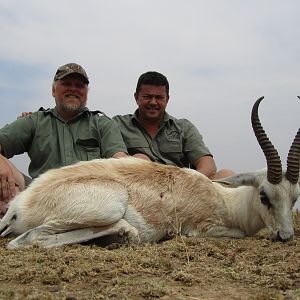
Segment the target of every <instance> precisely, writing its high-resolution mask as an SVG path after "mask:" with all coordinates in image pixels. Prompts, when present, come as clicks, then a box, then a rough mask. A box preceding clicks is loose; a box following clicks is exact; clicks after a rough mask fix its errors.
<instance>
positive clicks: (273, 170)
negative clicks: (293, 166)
mask: <svg viewBox="0 0 300 300" xmlns="http://www.w3.org/2000/svg"><path fill="white" fill-rule="evenodd" d="M262 99H264V97H260V98H259V99H257V100H256V102H255V103H254V105H253V108H252V113H251V124H252V128H253V131H254V133H255V136H256V139H257V141H258V143H259V145H260V148H261V149H262V151H263V152H264V154H265V157H266V160H267V168H268V170H267V178H268V181H269V182H270V183H272V184H278V183H280V181H281V179H282V166H281V161H280V157H279V155H278V152H277V150H276V149H275V147H274V146H273V144H272V143H271V141H270V140H269V138H268V137H267V135H266V133H265V131H264V129H263V127H262V125H261V123H260V120H259V117H258V106H259V104H260V102H261V101H262Z"/></svg>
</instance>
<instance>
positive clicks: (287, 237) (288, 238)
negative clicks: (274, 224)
mask: <svg viewBox="0 0 300 300" xmlns="http://www.w3.org/2000/svg"><path fill="white" fill-rule="evenodd" d="M293 239H294V234H289V235H286V234H285V235H283V236H282V235H281V234H280V232H279V231H277V241H279V242H283V243H285V242H288V241H291V240H293Z"/></svg>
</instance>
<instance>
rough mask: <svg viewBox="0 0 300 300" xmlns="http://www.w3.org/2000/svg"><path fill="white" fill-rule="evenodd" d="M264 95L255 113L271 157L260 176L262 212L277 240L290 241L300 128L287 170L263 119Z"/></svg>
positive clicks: (265, 149) (297, 190) (253, 119)
mask: <svg viewBox="0 0 300 300" xmlns="http://www.w3.org/2000/svg"><path fill="white" fill-rule="evenodd" d="M263 98H264V97H261V98H259V99H258V100H257V101H256V102H255V103H254V105H253V108H252V114H251V123H252V128H253V131H254V133H255V136H256V138H257V141H258V143H259V145H260V147H261V149H262V150H263V152H264V155H265V158H266V161H267V171H266V174H265V175H264V176H258V178H257V179H256V180H257V182H256V185H257V187H258V192H259V196H260V202H261V203H260V206H261V214H260V215H261V218H262V220H263V222H264V223H265V225H266V227H267V228H268V230H269V234H270V238H271V239H272V240H273V241H288V240H291V239H293V236H294V230H293V219H292V215H293V214H292V209H293V206H294V204H295V202H296V200H297V199H298V197H299V194H300V188H299V184H298V181H299V160H300V129H299V130H298V132H297V134H296V136H295V138H294V141H293V143H292V145H291V147H290V149H289V153H288V157H287V169H286V172H283V170H282V165H281V161H280V157H279V155H278V152H277V150H276V149H275V147H274V146H273V144H272V143H271V141H270V140H269V138H268V137H267V135H266V133H265V131H264V129H263V127H262V125H261V123H260V120H259V116H258V107H259V104H260V102H261V101H262V99H263Z"/></svg>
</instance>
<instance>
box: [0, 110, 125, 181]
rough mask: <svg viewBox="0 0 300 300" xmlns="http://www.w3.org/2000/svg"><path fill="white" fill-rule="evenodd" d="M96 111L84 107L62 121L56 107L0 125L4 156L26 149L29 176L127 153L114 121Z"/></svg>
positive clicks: (20, 152)
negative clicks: (67, 119)
mask: <svg viewBox="0 0 300 300" xmlns="http://www.w3.org/2000/svg"><path fill="white" fill-rule="evenodd" d="M101 114H102V113H101V112H99V111H90V110H88V109H87V108H85V109H84V111H83V112H82V113H80V114H79V115H78V116H77V117H76V118H74V119H73V120H71V121H69V122H67V123H65V122H64V121H63V120H62V119H61V117H60V116H59V115H58V113H57V111H56V110H55V109H47V110H45V109H43V108H41V109H40V110H39V111H37V112H34V113H32V114H31V115H29V116H27V117H23V118H20V119H18V120H16V121H15V122H13V123H11V124H8V125H6V126H5V127H3V128H2V129H0V144H1V145H2V149H3V153H4V156H5V157H7V158H11V157H13V156H14V155H17V154H22V153H25V152H27V153H28V156H29V158H30V160H31V162H30V165H29V174H30V176H31V177H32V178H35V177H37V176H38V175H39V174H41V173H44V172H45V171H46V170H48V169H52V168H58V167H62V166H66V165H70V164H73V163H76V162H78V161H87V160H91V159H95V158H108V157H111V156H112V155H114V154H115V153H116V152H119V151H122V152H125V153H127V149H126V146H125V144H124V142H123V139H122V136H121V134H120V130H119V128H118V125H117V123H116V122H115V121H113V120H111V119H110V118H108V117H107V116H105V115H103V114H102V115H101Z"/></svg>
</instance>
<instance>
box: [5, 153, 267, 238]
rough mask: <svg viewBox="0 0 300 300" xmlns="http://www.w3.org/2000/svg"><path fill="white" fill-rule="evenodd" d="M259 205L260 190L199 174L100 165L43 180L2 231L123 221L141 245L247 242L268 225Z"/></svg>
mask: <svg viewBox="0 0 300 300" xmlns="http://www.w3.org/2000/svg"><path fill="white" fill-rule="evenodd" d="M253 197H256V198H258V199H255V200H253V199H252V198H253ZM251 201H252V202H251ZM257 203H260V202H259V196H258V192H257V191H256V189H255V188H254V187H240V188H227V187H223V186H222V185H221V184H219V183H215V182H212V181H211V180H209V179H208V178H207V177H206V176H204V175H202V174H200V173H198V172H196V171H191V170H188V169H182V168H178V167H174V166H166V165H162V164H158V163H152V162H148V161H145V160H142V159H137V158H131V157H129V158H122V159H98V160H93V161H89V162H80V163H78V164H76V165H72V166H67V167H63V168H59V169H53V170H49V171H47V172H46V173H45V174H43V175H41V176H40V177H39V178H37V179H36V180H34V181H33V182H32V184H31V185H30V186H29V187H28V188H27V190H25V191H24V192H22V193H21V194H19V195H18V196H17V197H16V198H15V200H13V202H12V204H11V207H10V208H9V211H8V213H7V216H5V217H4V218H3V220H2V221H1V222H2V225H1V226H2V227H3V228H4V227H5V225H6V224H8V225H9V226H11V228H12V229H13V231H14V232H17V233H19V234H20V233H23V232H25V231H27V230H29V229H33V228H36V227H38V226H43V225H45V224H48V225H49V228H52V229H53V232H52V233H55V232H64V231H68V230H74V229H79V228H85V227H94V226H109V225H111V224H115V223H116V222H118V221H119V220H120V219H124V220H125V221H127V222H128V223H129V224H130V226H131V227H132V226H133V227H132V228H136V229H137V232H138V235H139V236H138V240H139V241H141V242H151V241H158V240H159V239H161V238H164V237H166V235H168V234H178V233H180V234H185V235H188V236H189V235H194V236H201V235H203V234H209V235H212V236H232V237H243V236H244V235H246V234H249V235H252V234H255V233H256V232H257V231H258V230H259V229H260V228H261V227H264V225H266V224H263V222H262V221H261V220H260V218H261V217H260V216H256V215H257V212H256V211H255V210H256V209H257V208H256V207H257V206H258V205H260V204H257ZM248 206H249V207H248ZM253 207H254V208H253ZM251 210H253V211H254V212H252V213H253V215H249V214H250V212H249V211H251ZM239 211H240V212H239ZM14 214H15V215H16V216H17V220H16V221H15V222H14V224H10V223H9V221H8V219H12V216H13V215H14ZM239 215H241V217H240V216H239ZM255 219H257V220H256V221H255V222H256V223H255V224H254V226H253V225H251V222H253V220H255ZM243 223H245V224H243ZM248 223H249V224H250V225H249V224H248ZM48 225H47V226H48Z"/></svg>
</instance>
